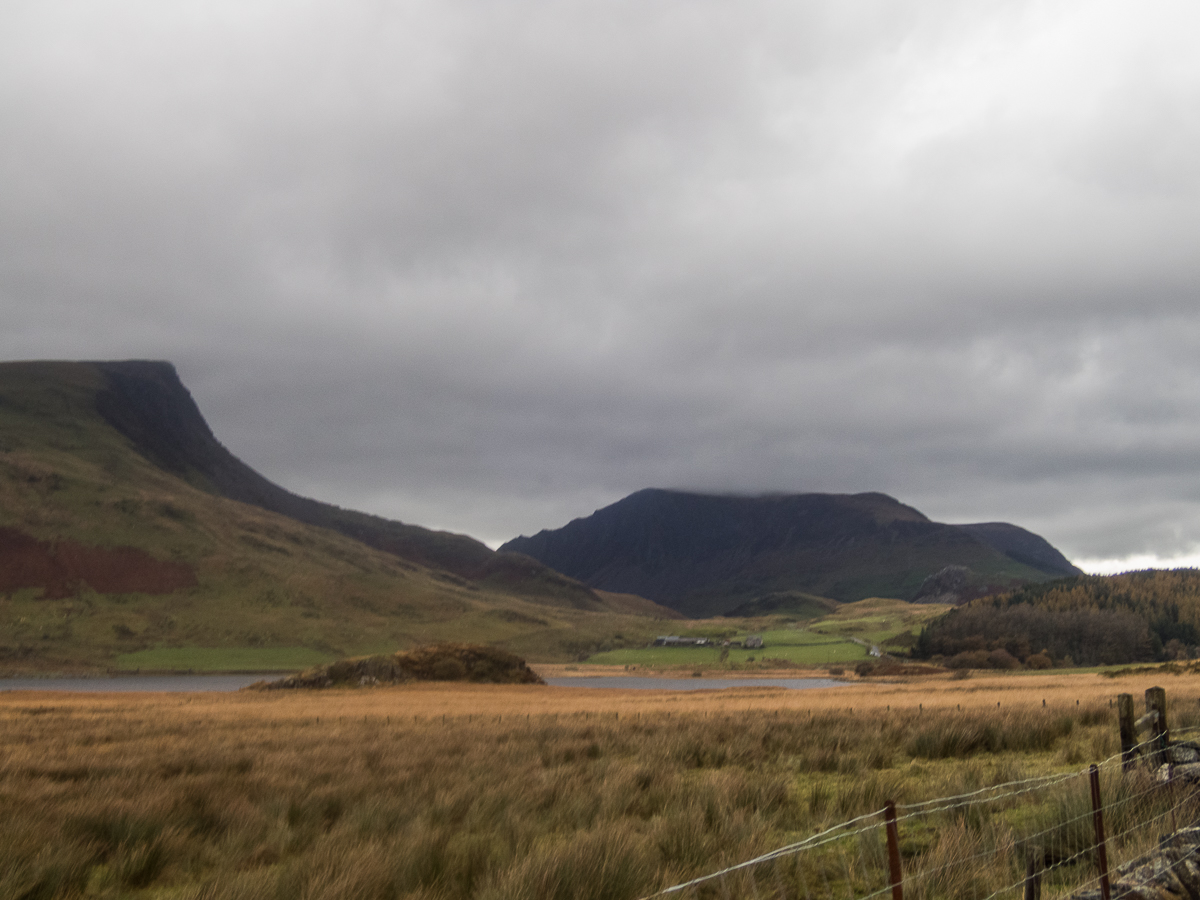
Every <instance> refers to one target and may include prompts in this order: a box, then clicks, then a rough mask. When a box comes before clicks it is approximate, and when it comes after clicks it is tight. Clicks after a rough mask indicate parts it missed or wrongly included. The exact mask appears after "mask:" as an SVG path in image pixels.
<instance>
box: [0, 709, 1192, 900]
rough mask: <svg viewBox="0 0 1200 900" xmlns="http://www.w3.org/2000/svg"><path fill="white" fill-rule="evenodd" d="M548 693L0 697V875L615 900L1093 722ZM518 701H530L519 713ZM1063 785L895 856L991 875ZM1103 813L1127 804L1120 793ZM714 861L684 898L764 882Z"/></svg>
mask: <svg viewBox="0 0 1200 900" xmlns="http://www.w3.org/2000/svg"><path fill="white" fill-rule="evenodd" d="M431 696H436V697H440V698H443V699H442V702H443V704H447V705H444V706H443V708H451V709H454V707H453V706H449V705H448V704H449V700H447V699H446V698H455V697H458V698H460V700H461V702H465V699H463V698H472V697H473V698H475V702H476V703H477V704H479V705H478V706H476V707H475V708H476V709H477V710H478V709H480V708H483V709H487V710H489V712H488V713H486V714H479V713H472V714H470V715H469V717H468V716H462V715H458V716H450V717H448V718H447V719H446V720H445V721H444V722H443V721H442V719H441V718H440V717H437V716H434V715H427V714H426V713H427V708H426V707H421V709H422V713H421V714H414V713H413V709H414V708H416V706H417V705H418V702H419V701H420V700H421V699H422V698H423V697H424V698H426V699H428V698H429V697H431ZM563 696H565V695H563V694H562V693H561V692H560V693H553V689H527V690H526V692H525V693H523V694H521V693H517V692H516V691H515V689H508V690H499V689H497V690H491V691H489V690H484V689H475V690H472V691H466V690H460V691H457V692H455V691H450V690H447V691H445V692H443V693H438V694H433V693H432V692H422V691H406V690H403V689H387V690H383V689H381V690H379V691H377V692H371V693H370V694H368V695H364V694H363V693H361V692H359V693H355V692H343V691H330V692H323V693H319V694H313V695H309V696H306V697H303V698H297V697H286V698H277V697H274V696H262V695H259V696H248V695H237V696H232V697H226V698H222V697H206V698H182V699H181V698H180V697H178V696H175V697H163V696H157V697H155V696H147V697H141V698H138V697H128V696H127V697H120V698H117V697H114V696H113V695H104V696H100V697H96V698H88V697H84V696H78V695H76V696H69V697H59V698H54V699H46V697H47V695H43V697H42V698H41V699H37V700H35V699H32V698H20V697H17V696H15V695H7V696H4V697H3V698H2V700H0V729H2V730H0V802H2V803H3V808H4V810H5V815H4V817H3V818H0V896H3V897H23V898H30V900H32V898H73V897H80V896H89V897H102V898H104V897H107V898H118V897H137V898H164V900H165V898H172V900H175V898H178V900H231V898H251V897H253V898H280V900H282V898H294V897H304V898H308V900H324V898H329V900H333V898H339V900H341V898H351V900H353V898H361V900H377V898H379V900H382V898H388V900H400V898H421V900H455V898H468V897H473V898H487V900H502V898H514V900H515V898H532V900H537V898H567V897H571V898H576V897H578V898H595V900H610V898H611V900H620V898H633V897H638V896H642V895H644V894H646V893H649V892H651V891H652V890H653V889H655V888H657V887H660V886H663V885H667V884H672V883H676V882H678V881H681V880H685V879H687V878H691V877H695V876H697V875H701V874H704V873H707V872H711V871H713V870H715V869H717V868H720V867H722V866H725V865H728V864H731V863H736V862H740V861H742V860H746V859H749V858H751V857H754V856H756V855H758V854H761V853H763V852H765V851H767V850H770V849H773V848H775V847H778V846H781V845H784V844H787V843H790V842H793V841H795V840H797V839H799V838H801V837H804V836H806V835H808V834H812V833H814V832H815V831H817V830H820V829H822V828H825V827H828V826H830V825H832V824H835V823H838V822H842V821H845V820H847V819H849V818H851V817H854V816H857V815H861V814H864V813H869V812H874V811H876V810H879V809H880V808H881V807H882V806H883V804H884V803H885V802H886V801H887V800H889V799H890V800H896V801H897V802H899V803H901V804H904V803H911V802H915V801H919V800H925V799H929V798H932V797H941V796H949V795H955V794H959V793H964V792H966V791H970V790H975V789H977V788H979V787H983V786H988V785H993V784H1002V783H1006V782H1008V781H1012V780H1014V779H1016V778H1021V777H1026V776H1028V775H1041V774H1046V773H1047V772H1050V771H1063V770H1067V769H1072V768H1074V769H1078V765H1077V764H1076V763H1075V762H1074V760H1076V759H1077V758H1079V757H1086V758H1087V759H1088V760H1089V761H1090V760H1091V759H1093V758H1096V757H1095V756H1094V754H1095V752H1096V751H1097V750H1099V751H1100V752H1102V753H1107V752H1108V751H1109V750H1113V749H1114V748H1115V744H1116V735H1115V730H1116V728H1115V720H1114V719H1112V718H1111V717H1110V716H1109V715H1108V713H1107V707H1106V705H1099V704H1098V705H1090V706H1082V707H1080V708H1077V709H1065V710H1064V709H1062V708H1059V709H1051V710H1047V709H1043V708H1041V707H1040V706H1028V707H1026V708H1024V709H1017V708H1012V709H1007V710H1005V712H1004V713H1003V715H997V714H996V713H994V712H993V711H990V710H987V709H972V710H967V711H963V712H959V711H956V710H951V709H942V710H925V711H915V710H913V709H896V710H894V711H886V710H879V709H875V710H872V711H870V712H868V713H866V714H863V713H861V712H860V713H859V714H851V713H849V712H847V711H844V710H842V711H839V710H835V709H827V710H824V711H819V710H807V709H788V708H782V709H769V708H761V707H760V708H752V709H744V708H739V707H740V706H741V705H742V704H743V703H744V702H745V697H744V695H737V694H731V695H729V696H727V697H726V698H723V699H721V700H720V701H717V700H710V701H709V706H708V707H707V708H706V709H704V710H703V711H690V712H689V711H686V710H681V709H673V710H671V711H670V714H669V717H668V713H666V712H661V711H658V710H655V709H654V708H653V707H648V708H647V712H646V713H645V714H643V713H642V712H633V713H631V712H629V711H628V710H622V709H620V708H616V709H614V710H613V711H612V712H611V713H605V712H602V711H600V710H595V711H591V712H589V711H586V710H585V711H580V712H578V713H575V714H566V713H561V712H557V711H556V712H548V711H546V709H547V704H550V705H553V703H556V702H558V700H556V699H555V698H559V699H561V698H562V697H563ZM364 697H365V698H366V699H364ZM517 697H526V698H529V699H528V701H527V705H526V706H525V707H524V708H525V709H526V710H527V712H525V714H523V715H522V714H521V712H520V710H521V709H522V707H521V706H520V705H519V703H518V702H517V701H516V700H515V699H513V698H517ZM564 702H565V701H564ZM643 702H645V703H652V702H653V703H666V702H667V698H665V697H659V698H657V699H648V700H645V701H643ZM691 702H699V701H691ZM1192 704H1193V705H1194V701H1192ZM364 711H367V712H364ZM1180 724H1184V719H1183V717H1182V716H1181V717H1180ZM1109 732H1112V734H1111V735H1110V734H1109ZM1114 790H1116V788H1114ZM1066 802H1068V801H1064V800H1058V799H1055V798H1054V797H1051V796H1047V797H1045V798H1042V797H1039V798H1036V799H1035V800H1034V801H1031V802H1024V801H1023V802H1022V803H1020V804H1015V803H1014V804H1013V805H1011V806H1007V807H1005V806H1001V807H997V810H995V811H993V812H990V813H987V814H984V813H983V812H981V811H968V812H967V813H963V814H961V815H958V817H957V818H950V819H945V820H938V821H936V822H929V823H924V824H921V823H915V822H914V823H912V827H909V828H907V829H906V831H905V833H904V835H903V837H904V840H905V842H906V843H905V853H906V859H907V860H908V861H909V862H910V863H912V864H914V865H915V864H916V863H918V862H921V863H922V864H925V865H926V868H928V869H931V870H932V869H936V870H938V871H939V872H941V873H942V874H941V875H940V876H939V878H940V879H941V880H939V881H934V880H932V879H931V880H929V883H928V884H926V885H925V886H924V887H918V886H916V885H914V890H917V891H924V893H923V894H920V896H929V897H934V896H968V895H970V893H971V891H973V890H975V889H976V888H980V889H982V886H983V881H980V880H979V878H983V877H984V876H973V875H971V874H970V873H969V872H967V871H966V870H965V869H964V868H963V866H962V865H960V864H959V863H956V862H955V860H961V858H962V857H963V856H964V855H967V856H970V855H972V854H977V853H980V852H983V850H984V849H987V848H990V849H989V850H988V852H990V853H991V854H992V856H994V857H995V860H993V861H994V862H995V863H996V866H998V868H996V867H995V866H994V867H993V868H994V869H995V871H998V872H1000V873H1001V874H995V873H993V874H992V875H988V876H986V877H987V878H992V879H1001V880H1002V879H1004V878H1008V877H1009V876H1010V874H1011V873H1010V871H1009V870H1011V869H1013V868H1014V867H1015V866H1018V865H1019V864H1023V862H1022V861H1021V860H1018V859H1017V855H1019V854H1017V853H1016V851H1015V850H1003V848H1005V847H1010V848H1011V847H1013V846H1015V841H1016V838H1015V837H1014V836H1013V835H1015V834H1016V833H1018V832H1020V833H1026V832H1027V831H1028V829H1030V828H1034V829H1035V830H1036V829H1040V830H1045V829H1046V828H1050V827H1051V825H1052V823H1053V822H1054V821H1056V820H1059V819H1063V818H1064V817H1065V818H1070V817H1071V816H1072V815H1074V812H1073V809H1066V808H1059V807H1057V806H1056V805H1055V804H1060V803H1066ZM1069 802H1070V803H1076V802H1077V801H1076V800H1074V799H1071V800H1069ZM1126 814H1127V817H1129V818H1131V819H1132V818H1134V817H1136V816H1137V815H1142V814H1145V808H1144V807H1143V808H1140V810H1139V808H1136V807H1135V806H1134V805H1133V804H1132V803H1131V804H1128V809H1127V811H1126ZM1114 821H1116V820H1114ZM1117 827H1120V826H1119V825H1118V826H1117ZM881 839H882V838H881V835H880V831H879V829H876V830H875V831H873V832H867V833H863V834H862V835H859V836H857V837H856V838H854V840H853V842H852V844H849V845H846V846H833V845H831V847H830V848H829V849H828V851H826V852H824V853H823V854H810V855H809V856H807V857H805V858H804V859H802V860H801V859H792V860H785V861H782V862H780V863H779V864H777V865H775V866H774V867H773V868H772V870H771V871H770V873H768V879H769V881H768V883H770V884H774V883H776V882H778V883H779V884H783V885H784V886H785V887H787V888H788V889H789V890H792V889H794V890H800V889H801V885H802V884H803V883H804V882H805V880H809V881H812V880H814V879H815V880H816V881H818V882H820V883H821V884H823V885H828V886H830V889H831V890H834V891H835V892H836V891H841V895H842V896H844V895H845V893H846V890H847V889H853V890H859V889H862V888H864V887H870V886H871V885H873V884H877V883H878V880H879V879H880V878H881V877H882V874H881V873H882V871H883V869H882V859H883V856H882V845H881V843H880V841H881ZM1056 840H1059V843H1060V844H1061V845H1062V846H1064V847H1065V846H1078V845H1079V842H1080V841H1086V837H1084V836H1081V835H1076V836H1073V835H1069V834H1066V833H1064V834H1063V835H1062V836H1061V839H1056ZM1072 842H1074V843H1072ZM972 848H973V849H972ZM1004 853H1008V854H1009V856H1004V855H1003V854H1004ZM1010 857H1011V858H1010ZM943 859H944V860H945V862H944V864H943V863H939V862H938V860H943ZM935 863H936V865H935ZM956 866H957V867H956ZM731 877H732V876H731ZM751 877H752V874H751V873H742V874H741V875H738V876H737V878H740V879H742V881H745V880H746V879H747V878H751ZM737 878H735V879H734V880H733V881H732V882H728V883H727V884H725V885H724V886H721V885H710V886H708V887H706V888H705V889H704V890H702V891H699V892H698V894H697V896H707V895H709V893H710V892H711V895H712V896H724V894H723V893H722V891H724V890H729V891H731V892H732V895H733V896H741V895H742V893H739V892H743V893H744V891H748V890H750V889H751V888H754V887H763V885H761V884H760V885H757V886H755V885H751V884H749V883H746V884H744V885H742V886H741V887H739V884H741V882H739V881H737ZM972 878H975V880H974V881H972V880H971V879H972ZM984 880H986V878H985V879H984ZM822 890H825V888H822ZM962 891H966V893H965V894H963V893H962ZM914 896H915V894H914Z"/></svg>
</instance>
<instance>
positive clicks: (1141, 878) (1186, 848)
mask: <svg viewBox="0 0 1200 900" xmlns="http://www.w3.org/2000/svg"><path fill="white" fill-rule="evenodd" d="M1163 768H1166V767H1165V766H1164V767H1163ZM1198 850H1200V828H1183V829H1180V830H1179V831H1176V832H1175V833H1174V834H1171V835H1168V836H1167V837H1165V838H1163V839H1162V841H1161V842H1160V843H1159V848H1158V850H1156V851H1154V852H1153V853H1148V854H1146V855H1145V856H1141V857H1138V858H1137V859H1135V860H1132V861H1130V862H1128V863H1126V864H1125V865H1123V866H1120V867H1119V868H1118V869H1117V870H1116V873H1115V877H1114V878H1113V879H1112V882H1111V887H1112V896H1113V897H1114V898H1120V900H1193V898H1195V897H1197V896H1200V859H1198V858H1197V851H1198ZM1071 900H1100V891H1099V890H1098V889H1096V890H1088V891H1080V892H1078V893H1075V894H1072V895H1071Z"/></svg>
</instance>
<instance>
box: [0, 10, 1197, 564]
mask: <svg viewBox="0 0 1200 900" xmlns="http://www.w3.org/2000/svg"><path fill="white" fill-rule="evenodd" d="M1197 24H1200V23H1198V22H1197V13H1196V12H1195V11H1194V10H1193V9H1192V8H1191V7H1190V6H1188V5H1186V4H1183V3H1149V4H1145V5H1143V6H1140V7H1139V8H1138V10H1137V13H1136V17H1133V16H1132V15H1131V13H1130V10H1129V9H1128V8H1127V7H1125V6H1123V5H1120V4H1111V3H1094V2H1093V3H1067V4H1056V5H1047V4H1039V3H1012V4H987V5H982V6H980V5H966V6H964V5H963V4H960V3H951V2H943V3H929V2H923V3H919V4H918V3H911V4H896V3H890V2H888V3H885V2H850V3H846V2H838V3H832V2H829V3H812V4H788V3H773V2H766V0H764V2H751V3H746V4H739V5H738V6H737V7H736V8H734V7H730V6H729V5H728V4H718V3H704V2H688V3H663V4H644V3H632V2H629V3H613V2H606V3H575V4H563V3H548V2H546V3H539V2H525V0H518V2H509V3H503V4H501V3H487V2H484V3H445V2H438V3H434V2H428V3H420V2H408V3H402V4H381V3H372V2H366V0H362V2H351V3H343V4H320V3H300V4H294V3H289V4H272V3H257V4H256V3H250V4H232V3H228V4H223V3H204V4H200V3H179V4H157V3H149V2H146V3H134V2H122V3H116V4H107V5H105V6H103V7H102V8H101V7H96V6H95V5H91V4H83V3H55V2H49V3H47V2H38V3H33V2H15V3H11V4H8V5H7V6H6V7H5V9H4V11H3V12H0V120H2V121H4V122H5V132H6V140H5V141H4V142H3V143H2V144H0V178H3V182H4V184H5V185H6V190H5V198H4V201H3V202H2V203H0V246H2V247H3V248H4V249H3V250H2V251H0V311H2V312H3V316H4V323H5V328H4V330H3V338H2V343H0V352H2V353H3V354H4V355H5V356H7V357H8V358H22V357H34V356H38V357H48V356H68V357H80V358H83V357H122V356H143V357H146V356H149V357H165V358H170V359H173V360H174V361H176V363H177V364H178V365H179V367H180V370H181V374H182V375H183V377H184V379H185V381H186V382H187V383H188V384H189V385H190V386H191V387H192V389H193V392H194V393H195V394H196V396H197V399H198V401H199V402H200V404H201V407H202V408H203V409H204V410H205V412H206V413H207V415H208V416H209V418H210V420H211V422H212V424H213V426H214V429H215V430H216V432H217V434H218V436H219V437H220V438H221V439H222V440H223V441H225V443H226V444H227V445H228V446H230V448H231V449H233V450H234V451H235V452H236V453H238V454H239V455H241V456H242V457H243V458H245V459H246V460H247V461H248V462H250V463H251V464H252V465H255V466H257V467H259V468H260V469H261V470H263V471H264V473H265V474H267V475H268V476H270V477H272V478H274V479H276V480H278V481H280V482H281V483H283V484H285V485H287V486H288V487H290V488H292V489H294V490H297V491H301V492H304V493H309V494H311V495H314V496H318V497H320V498H322V499H328V500H332V501H334V502H339V503H342V504H344V505H348V506H355V507H359V508H366V509H369V510H371V511H375V512H380V513H383V514H386V515H392V516H395V517H398V518H401V519H404V520H407V521H414V522H418V523H421V524H426V525H431V526H435V527H444V528H452V529H455V530H461V531H466V532H469V533H473V534H476V535H478V536H481V537H484V538H486V539H489V540H493V541H495V540H502V539H505V538H507V537H510V536H512V535H514V534H516V533H518V532H525V533H529V532H532V531H536V530H537V529H539V528H542V527H553V526H557V525H560V524H562V523H563V522H565V521H566V520H567V519H568V518H570V517H573V516H576V515H586V514H587V513H589V512H590V511H591V510H592V509H594V508H596V507H597V506H599V505H602V504H604V503H607V502H611V501H613V500H615V499H617V498H618V497H620V496H622V495H624V494H625V493H628V492H629V491H632V490H635V489H637V488H640V487H645V486H648V485H656V486H678V487H694V488H700V489H706V490H737V491H766V490H838V491H858V490H876V489H877V490H885V491H888V492H890V493H893V494H894V495H896V496H898V497H899V498H900V499H902V500H905V501H906V502H909V503H912V504H913V505H916V506H917V507H918V508H921V509H922V510H923V511H925V512H927V513H928V514H930V515H931V516H934V517H938V518H942V519H946V520H951V521H971V520H981V519H1007V520H1010V521H1015V522H1017V523H1019V524H1022V525H1025V526H1027V527H1031V528H1033V529H1035V530H1037V531H1039V532H1041V533H1043V534H1045V536H1047V537H1048V538H1049V539H1050V540H1052V541H1053V542H1055V543H1056V544H1058V545H1059V546H1060V547H1061V548H1062V549H1063V550H1064V551H1066V552H1067V553H1068V554H1069V555H1071V556H1073V557H1076V558H1097V559H1098V558H1123V557H1128V556H1131V555H1133V554H1137V553H1151V554H1157V555H1158V556H1160V557H1173V556H1178V555H1181V554H1185V553H1188V552H1192V551H1194V550H1196V548H1197V546H1198V545H1200V497H1198V496H1197V494H1198V493H1200V488H1198V487H1197V482H1196V478H1195V476H1194V460H1196V459H1197V457H1198V451H1200V426H1198V425H1196V423H1197V422H1200V416H1198V415H1197V413H1200V409H1198V408H1197V407H1198V406H1200V399H1197V397H1198V392H1197V390H1196V386H1197V384H1198V383H1200V363H1198V362H1197V361H1196V354H1195V352H1194V350H1195V348H1196V347H1197V346H1198V342H1200V315H1198V314H1197V312H1196V309H1195V307H1196V299H1197V286H1198V282H1200V272H1198V267H1200V262H1198V261H1197V254H1196V253H1195V238H1194V235H1195V234H1196V233H1200V228H1198V227H1197V226H1198V225H1200V222H1198V221H1197V219H1198V218H1200V216H1198V213H1197V210H1198V209H1200V207H1198V205H1197V194H1198V191H1200V153H1198V152H1197V150H1198V145H1200V102H1198V101H1200V65H1198V64H1197V63H1196V62H1195V55H1194V53H1192V50H1191V48H1190V47H1189V46H1188V35H1190V34H1194V33H1195V26H1196V25H1197Z"/></svg>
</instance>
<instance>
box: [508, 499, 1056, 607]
mask: <svg viewBox="0 0 1200 900" xmlns="http://www.w3.org/2000/svg"><path fill="white" fill-rule="evenodd" d="M500 549H501V550H510V551H517V552H521V553H525V554H527V555H529V556H532V557H533V558H535V559H539V560H541V561H542V562H544V563H545V564H546V565H549V566H551V567H552V568H554V569H557V570H558V571H560V572H563V573H564V574H566V575H569V576H570V577H573V578H576V579H578V580H579V581H581V582H583V583H584V584H587V585H589V586H591V587H595V588H603V589H604V590H612V591H625V592H629V593H635V594H639V595H641V596H643V597H646V598H648V599H651V600H654V601H655V602H658V603H661V604H663V605H665V606H669V607H671V608H673V609H677V610H679V611H681V612H684V613H686V614H688V615H698V616H702V615H714V614H722V613H725V612H728V611H729V610H730V609H733V608H735V607H739V606H741V605H743V604H746V603H748V602H753V601H755V600H756V599H757V598H759V597H762V596H764V595H769V594H773V593H779V592H787V591H801V592H805V593H809V594H815V595H818V596H824V597H829V598H832V599H835V600H839V601H852V600H861V599H864V598H865V597H869V596H893V597H898V598H900V599H906V600H911V599H913V598H914V597H915V596H916V595H917V593H918V592H919V590H920V588H921V585H922V584H923V583H924V581H925V580H926V579H928V578H929V577H930V576H932V575H934V574H936V573H937V572H939V571H941V570H942V569H944V568H946V567H947V566H955V565H957V566H962V567H964V568H965V569H966V570H967V571H968V573H969V574H968V576H967V577H966V580H965V582H964V587H963V593H962V596H960V597H958V599H959V600H965V599H971V598H972V597H975V596H981V595H982V594H984V593H990V592H994V591H996V590H1002V589H1011V588H1015V587H1018V586H1020V585H1021V584H1025V583H1030V582H1035V581H1042V580H1045V579H1046V578H1049V577H1059V576H1064V575H1071V574H1077V573H1078V572H1079V570H1078V569H1076V568H1075V567H1074V566H1073V565H1072V564H1071V563H1070V562H1069V561H1068V560H1067V559H1066V558H1065V557H1063V556H1062V554H1061V553H1059V552H1058V551H1057V550H1055V549H1054V548H1053V547H1052V546H1051V545H1050V544H1049V543H1047V542H1046V541H1045V540H1044V539H1042V538H1040V537H1038V536H1037V535H1035V534H1033V533H1031V532H1028V531H1026V530H1025V529H1022V528H1019V527H1018V526H1015V525H1009V524H1007V523H981V524H978V525H968V526H958V525H946V524H943V523H938V522H933V521H931V520H930V519H929V518H928V517H926V516H925V515H924V514H923V513H921V512H920V511H919V510H916V509H915V508H913V507H911V506H907V505H905V504H903V503H900V502H899V501H897V500H895V499H894V498H892V497H890V496H888V495H887V494H883V493H879V492H866V493H860V494H817V493H808V494H779V493H774V494H764V495H758V496H753V495H737V494H700V493H694V492H688V491H673V490H664V489H659V488H647V489H644V490H641V491H637V492H635V493H633V494H630V495H629V496H627V497H625V498H623V499H622V500H619V501H617V502H616V503H613V504H610V505H609V506H607V507H604V508H602V509H599V510H596V511H595V512H594V513H592V515H590V516H586V517H581V518H578V519H575V520H573V521H572V522H570V523H568V524H567V525H565V526H563V527H562V528H559V529H553V530H543V531H541V532H539V533H538V534H536V535H533V536H532V537H524V536H522V537H519V538H514V539H513V540H511V541H509V542H507V543H506V544H504V545H502V546H501V548H500Z"/></svg>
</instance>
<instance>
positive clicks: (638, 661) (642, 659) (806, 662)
mask: <svg viewBox="0 0 1200 900" xmlns="http://www.w3.org/2000/svg"><path fill="white" fill-rule="evenodd" d="M753 633H754V634H760V635H762V638H763V646H762V647H761V648H759V649H755V650H746V649H743V648H741V647H729V648H722V647H721V646H719V645H717V646H712V647H630V648H626V649H623V650H610V651H608V652H607V653H597V654H595V655H593V656H590V657H588V660H587V661H588V662H589V663H598V664H601V665H625V666H648V667H665V666H703V667H708V668H725V667H734V666H758V665H764V664H765V665H770V662H771V661H772V660H783V661H784V662H788V663H792V664H795V665H801V666H821V665H826V664H831V663H853V662H858V661H859V660H863V659H866V658H867V648H866V647H863V646H862V645H861V644H856V643H854V642H853V641H849V640H846V639H845V638H842V637H839V636H836V635H829V634H817V633H814V632H811V631H803V630H801V629H798V628H779V629H774V630H769V631H758V632H753ZM748 634H749V633H747V634H739V635H738V636H737V637H735V638H734V640H738V641H740V640H743V639H744V638H746V637H747V635H748ZM726 649H727V650H728V653H727V656H726V658H725V659H724V660H722V659H721V654H722V653H723V652H724V651H725V650H726Z"/></svg>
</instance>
